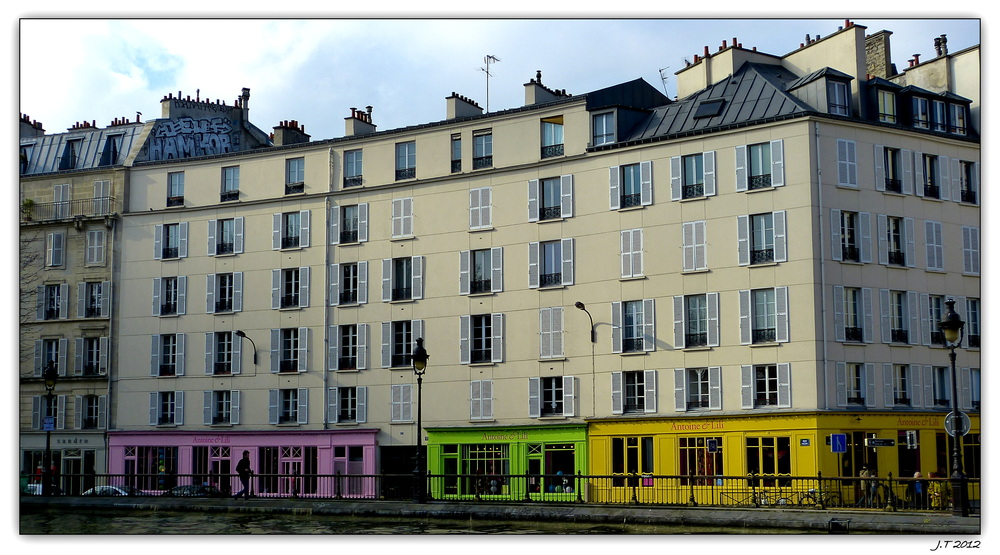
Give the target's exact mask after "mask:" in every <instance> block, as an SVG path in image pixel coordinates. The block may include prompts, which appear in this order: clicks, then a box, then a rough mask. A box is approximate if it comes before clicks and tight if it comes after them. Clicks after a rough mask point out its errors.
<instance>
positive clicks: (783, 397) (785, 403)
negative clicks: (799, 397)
mask: <svg viewBox="0 0 1000 555" xmlns="http://www.w3.org/2000/svg"><path fill="white" fill-rule="evenodd" d="M778 407H779V408H786V409H787V408H791V407H792V365H791V364H789V363H787V362H780V363H778Z"/></svg>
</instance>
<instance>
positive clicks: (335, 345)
mask: <svg viewBox="0 0 1000 555" xmlns="http://www.w3.org/2000/svg"><path fill="white" fill-rule="evenodd" d="M338 329H339V328H338V327H337V326H336V325H332V326H330V327H329V328H327V335H328V337H329V338H330V339H329V341H328V342H327V349H326V358H327V368H328V369H330V370H338V369H339V368H340V334H339V333H337V332H338Z"/></svg>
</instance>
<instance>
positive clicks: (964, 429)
mask: <svg viewBox="0 0 1000 555" xmlns="http://www.w3.org/2000/svg"><path fill="white" fill-rule="evenodd" d="M971 428H972V420H971V419H969V415H968V414H965V413H964V412H962V411H959V412H958V416H957V417H956V416H955V413H951V414H949V415H948V416H946V417H944V431H946V432H948V435H950V436H951V437H955V434H956V433H957V434H958V435H960V436H964V435H965V434H967V433H969V430H970V429H971Z"/></svg>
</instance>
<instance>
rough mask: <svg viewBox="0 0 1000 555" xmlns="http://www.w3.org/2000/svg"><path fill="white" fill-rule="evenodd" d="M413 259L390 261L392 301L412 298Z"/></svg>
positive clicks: (407, 257)
mask: <svg viewBox="0 0 1000 555" xmlns="http://www.w3.org/2000/svg"><path fill="white" fill-rule="evenodd" d="M412 262H413V259H412V258H410V257H409V256H404V257H400V258H393V259H392V300H394V301H402V300H408V299H412V298H413V266H412Z"/></svg>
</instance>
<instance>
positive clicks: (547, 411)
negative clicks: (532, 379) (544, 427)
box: [541, 376, 563, 416]
mask: <svg viewBox="0 0 1000 555" xmlns="http://www.w3.org/2000/svg"><path fill="white" fill-rule="evenodd" d="M541 385H542V416H562V414H563V378H562V376H557V377H549V378H542V381H541Z"/></svg>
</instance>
